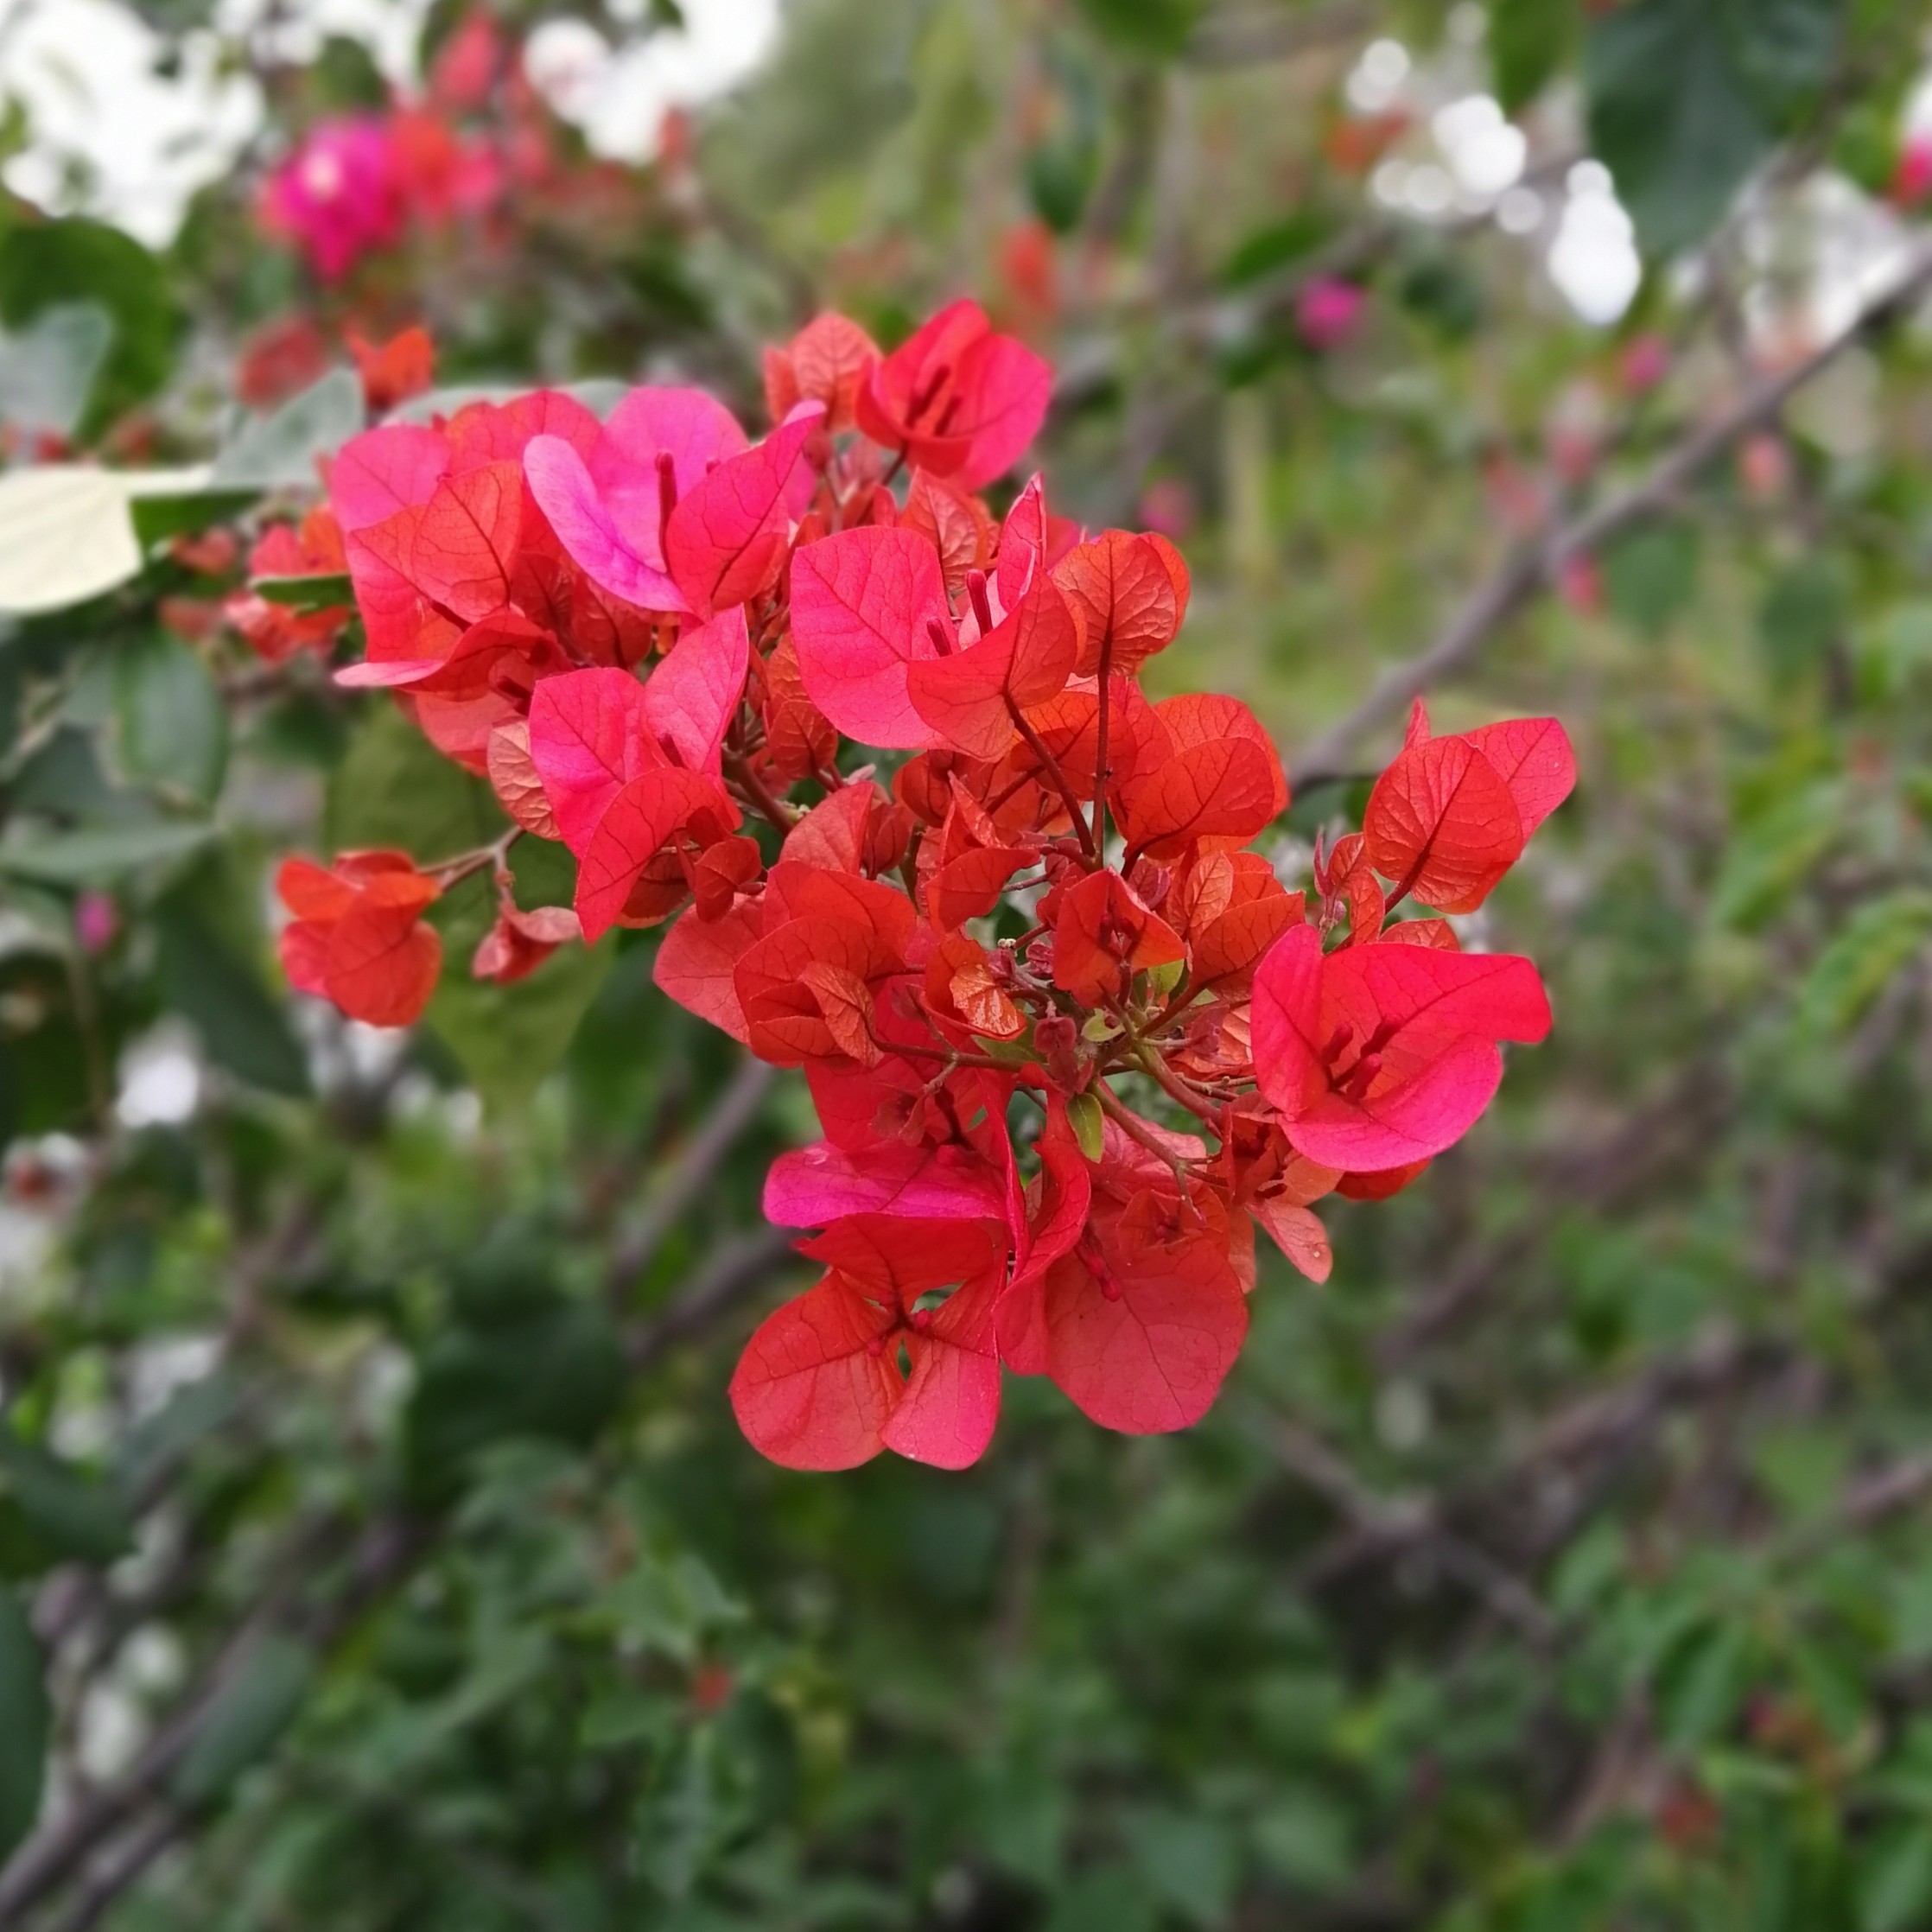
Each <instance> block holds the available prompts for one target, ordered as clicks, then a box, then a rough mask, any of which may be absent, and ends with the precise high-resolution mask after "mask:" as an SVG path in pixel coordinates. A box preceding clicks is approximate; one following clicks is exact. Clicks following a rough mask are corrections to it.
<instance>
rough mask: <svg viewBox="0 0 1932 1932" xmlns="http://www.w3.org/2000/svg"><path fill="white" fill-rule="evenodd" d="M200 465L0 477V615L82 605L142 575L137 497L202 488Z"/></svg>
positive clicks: (51, 467) (47, 469)
mask: <svg viewBox="0 0 1932 1932" xmlns="http://www.w3.org/2000/svg"><path fill="white" fill-rule="evenodd" d="M207 476H208V473H207V470H206V469H205V468H198V469H173V470H106V469H97V468H95V467H92V465H90V464H83V463H49V464H46V465H43V466H41V467H38V468H35V469H21V470H12V471H10V472H9V473H7V474H6V475H4V476H0V613H6V614H8V615H11V616H17V617H26V616H31V615H33V614H35V613H38V612H41V611H53V610H61V609H64V608H65V607H67V605H69V604H80V603H85V602H86V601H87V600H88V599H89V598H90V597H99V595H101V594H102V593H103V592H104V591H109V590H111V589H113V588H114V587H115V586H116V585H117V584H121V583H125V582H127V581H128V579H129V578H130V577H132V576H136V575H138V574H139V572H140V569H141V565H142V556H141V546H140V544H139V543H137V541H136V539H135V535H134V525H133V524H132V523H131V522H130V520H129V517H128V505H129V504H130V502H132V501H133V500H134V499H135V498H137V497H143V496H170V495H184V494H187V493H189V492H191V491H195V490H200V489H202V488H204V487H205V486H207Z"/></svg>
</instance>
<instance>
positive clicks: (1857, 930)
mask: <svg viewBox="0 0 1932 1932" xmlns="http://www.w3.org/2000/svg"><path fill="white" fill-rule="evenodd" d="M1929 940H1932V893H1928V892H1924V891H1921V890H1917V889H1912V890H1908V891H1905V892H1899V893H1891V895H1890V896H1889V897H1887V898H1884V899H1872V900H1869V901H1868V902H1867V903H1866V904H1865V905H1863V906H1859V909H1858V910H1857V911H1856V912H1853V914H1852V916H1851V918H1849V919H1847V920H1846V923H1845V925H1844V926H1843V928H1842V929H1841V930H1840V932H1839V933H1838V935H1837V937H1835V938H1833V941H1832V943H1831V944H1829V945H1828V946H1827V947H1826V948H1825V950H1824V951H1823V952H1822V953H1821V954H1820V955H1819V956H1818V958H1817V960H1816V962H1815V963H1814V964H1813V966H1812V969H1811V970H1810V972H1809V973H1808V974H1807V975H1806V976H1805V982H1804V985H1803V987H1802V988H1801V989H1800V992H1799V995H1798V1016H1799V1023H1800V1025H1801V1026H1804V1027H1806V1028H1808V1029H1810V1030H1813V1031H1816V1032H1819V1033H1843V1032H1844V1031H1845V1030H1846V1028H1847V1027H1848V1026H1852V1025H1853V1023H1854V1022H1855V1021H1857V1020H1859V1018H1860V1017H1861V1016H1862V1015H1863V1014H1864V1013H1865V1010H1866V1008H1867V1007H1870V1006H1871V1005H1872V1001H1875V1000H1876V999H1877V998H1878V995H1880V994H1881V993H1883V992H1884V989H1885V988H1886V987H1887V986H1888V985H1889V984H1891V980H1892V977H1893V976H1894V975H1895V974H1896V973H1897V972H1898V971H1899V969H1901V968H1902V967H1903V966H1904V965H1906V964H1907V963H1909V962H1910V960H1912V959H1913V958H1914V957H1916V955H1917V954H1918V953H1920V952H1921V951H1922V950H1924V948H1925V945H1926V944H1927V942H1928V941H1929Z"/></svg>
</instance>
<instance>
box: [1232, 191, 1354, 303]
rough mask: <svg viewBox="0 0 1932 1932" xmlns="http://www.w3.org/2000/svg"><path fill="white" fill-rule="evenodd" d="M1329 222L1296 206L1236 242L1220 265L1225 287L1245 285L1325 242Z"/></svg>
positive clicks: (1282, 266)
mask: <svg viewBox="0 0 1932 1932" xmlns="http://www.w3.org/2000/svg"><path fill="white" fill-rule="evenodd" d="M1330 230H1331V223H1330V222H1328V221H1327V220H1325V219H1324V218H1323V217H1322V216H1321V215H1320V214H1319V213H1317V212H1316V211H1315V210H1313V209H1312V208H1297V209H1296V210H1295V211H1294V213H1293V214H1290V215H1287V216H1284V217H1283V218H1282V219H1281V220H1279V221H1272V222H1270V223H1269V224H1268V226H1267V227H1265V228H1257V229H1255V232H1253V233H1252V234H1250V235H1247V236H1244V237H1243V238H1242V239H1241V240H1240V241H1239V242H1237V243H1236V245H1235V246H1234V249H1233V251H1232V252H1231V253H1230V255H1229V257H1228V258H1227V260H1226V261H1225V262H1223V264H1221V282H1222V285H1223V287H1224V288H1230V289H1240V288H1245V287H1246V286H1247V285H1248V284H1249V283H1251V282H1260V281H1262V280H1264V279H1265V278H1266V277H1267V276H1271V275H1274V273H1276V272H1277V271H1278V270H1281V269H1285V268H1287V267H1290V266H1291V265H1292V264H1294V263H1296V262H1299V261H1300V260H1301V258H1302V257H1304V256H1305V255H1306V254H1308V253H1309V252H1310V251H1312V250H1313V249H1314V248H1316V247H1318V246H1319V245H1320V244H1321V243H1322V242H1323V241H1325V239H1326V238H1327V237H1328V235H1329V232H1330Z"/></svg>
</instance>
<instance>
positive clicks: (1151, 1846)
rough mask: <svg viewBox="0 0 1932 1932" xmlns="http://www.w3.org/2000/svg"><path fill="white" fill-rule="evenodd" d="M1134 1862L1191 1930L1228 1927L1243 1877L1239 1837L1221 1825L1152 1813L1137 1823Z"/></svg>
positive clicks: (1186, 1816) (1177, 1814)
mask: <svg viewBox="0 0 1932 1932" xmlns="http://www.w3.org/2000/svg"><path fill="white" fill-rule="evenodd" d="M1133 1841H1134V1857H1135V1858H1136V1859H1137V1860H1138V1861H1139V1863H1140V1866H1141V1871H1142V1872H1144V1873H1145V1874H1146V1875H1147V1884H1149V1886H1150V1887H1151V1888H1152V1889H1153V1892H1154V1893H1155V1895H1156V1896H1157V1897H1159V1898H1160V1900H1161V1902H1162V1903H1164V1904H1166V1906H1167V1908H1168V1910H1171V1911H1173V1912H1174V1913H1176V1914H1178V1915H1179V1916H1180V1917H1181V1918H1183V1919H1185V1921H1186V1922H1188V1923H1189V1924H1190V1925H1198V1926H1212V1925H1217V1924H1219V1923H1221V1922H1222V1921H1223V1919H1224V1918H1225V1916H1226V1914H1227V1911H1228V1908H1229V1906H1230V1904H1232V1903H1233V1902H1234V1893H1235V1886H1236V1882H1237V1881H1238V1880H1239V1878H1240V1876H1241V1865H1240V1859H1239V1855H1238V1853H1237V1851H1236V1846H1235V1841H1234V1837H1233V1834H1232V1833H1230V1831H1229V1830H1228V1828H1227V1827H1226V1826H1225V1825H1223V1824H1222V1823H1221V1822H1220V1821H1218V1820H1217V1819H1213V1818H1203V1817H1198V1816H1191V1815H1190V1814H1187V1813H1185V1812H1179V1811H1152V1812H1147V1813H1144V1814H1141V1816H1139V1817H1137V1818H1136V1819H1135V1820H1134V1829H1133Z"/></svg>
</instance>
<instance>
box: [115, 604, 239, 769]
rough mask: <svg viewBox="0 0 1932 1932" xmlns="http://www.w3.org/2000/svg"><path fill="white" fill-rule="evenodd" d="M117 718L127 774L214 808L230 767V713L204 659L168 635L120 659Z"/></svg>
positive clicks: (126, 649) (143, 642) (134, 646)
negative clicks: (225, 774) (224, 774)
mask: <svg viewBox="0 0 1932 1932" xmlns="http://www.w3.org/2000/svg"><path fill="white" fill-rule="evenodd" d="M114 716H115V726H116V738H117V741H118V747H119V753H120V766H121V770H122V772H123V773H124V775H125V776H126V777H128V778H130V779H137V780H143V781H145V782H146V783H148V784H149V785H155V786H156V787H157V788H158V789H159V790H161V791H163V792H165V793H168V794H171V795H174V796H176V797H180V798H187V799H190V800H193V801H194V802H196V803H198V804H205V805H206V804H213V803H214V800H215V798H216V796H217V794H218V793H219V791H220V790H221V779H222V773H223V772H224V771H225V770H226V766H227V762H228V711H227V708H226V706H225V705H224V704H223V703H222V702H221V694H220V692H219V691H218V690H216V689H215V683H214V679H213V677H210V676H209V675H208V670H207V665H206V664H203V663H202V662H201V659H200V657H198V656H197V655H196V653H195V652H194V651H192V650H190V649H189V648H188V646H187V645H186V644H184V643H182V641H181V639H179V638H177V637H174V636H172V635H170V634H169V633H168V632H156V633H155V634H154V635H153V636H152V637H148V638H142V639H137V640H136V641H134V642H133V643H130V644H128V645H123V647H122V648H121V649H120V650H119V651H118V652H117V653H116V654H115V658H114Z"/></svg>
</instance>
